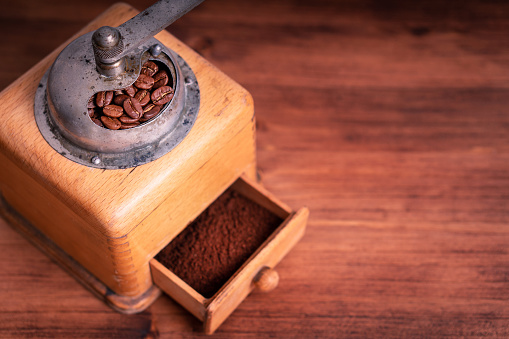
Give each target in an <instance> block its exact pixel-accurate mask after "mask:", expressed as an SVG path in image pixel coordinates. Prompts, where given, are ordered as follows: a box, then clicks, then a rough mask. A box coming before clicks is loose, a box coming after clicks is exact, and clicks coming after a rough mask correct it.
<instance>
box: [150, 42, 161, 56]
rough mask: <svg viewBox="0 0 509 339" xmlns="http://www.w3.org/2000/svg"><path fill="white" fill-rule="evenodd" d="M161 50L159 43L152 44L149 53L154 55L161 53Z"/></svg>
mask: <svg viewBox="0 0 509 339" xmlns="http://www.w3.org/2000/svg"><path fill="white" fill-rule="evenodd" d="M162 51H163V48H162V47H161V45H159V44H155V45H152V47H150V54H152V55H153V56H155V57H157V56H159V54H161V52H162Z"/></svg>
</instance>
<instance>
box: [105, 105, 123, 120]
mask: <svg viewBox="0 0 509 339" xmlns="http://www.w3.org/2000/svg"><path fill="white" fill-rule="evenodd" d="M103 113H104V115H106V116H108V117H110V118H118V117H120V116H121V115H122V114H124V109H123V108H122V107H120V106H117V105H108V106H105V107H104V108H103Z"/></svg>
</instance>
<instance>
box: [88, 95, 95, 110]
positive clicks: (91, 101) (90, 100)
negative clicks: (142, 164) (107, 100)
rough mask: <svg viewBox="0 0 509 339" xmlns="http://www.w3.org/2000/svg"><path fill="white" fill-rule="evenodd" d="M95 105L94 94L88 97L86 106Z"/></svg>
mask: <svg viewBox="0 0 509 339" xmlns="http://www.w3.org/2000/svg"><path fill="white" fill-rule="evenodd" d="M94 107H96V106H95V94H94V95H92V96H91V97H90V99H88V104H87V108H94Z"/></svg>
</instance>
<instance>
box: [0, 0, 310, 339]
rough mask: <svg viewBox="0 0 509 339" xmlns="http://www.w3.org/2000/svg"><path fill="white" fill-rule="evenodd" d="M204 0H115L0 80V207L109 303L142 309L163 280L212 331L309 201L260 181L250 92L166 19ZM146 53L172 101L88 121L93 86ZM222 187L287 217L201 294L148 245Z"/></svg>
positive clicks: (300, 225) (128, 73)
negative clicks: (126, 120) (135, 3)
mask: <svg viewBox="0 0 509 339" xmlns="http://www.w3.org/2000/svg"><path fill="white" fill-rule="evenodd" d="M200 2H201V1H196V0H194V1H184V0H177V1H169V0H166V1H164V0H162V1H159V2H157V3H156V4H154V5H153V6H151V7H150V8H148V9H146V10H145V11H143V12H141V13H139V14H137V15H136V16H134V15H135V14H136V11H135V10H134V9H133V8H131V7H130V6H128V5H126V4H116V5H114V6H113V7H111V8H110V9H109V10H107V11H106V12H105V13H103V14H102V15H101V16H100V17H98V18H97V19H95V20H94V21H93V22H91V23H90V24H89V25H88V26H87V27H85V28H84V29H83V30H82V31H81V32H79V33H78V34H77V35H76V36H75V37H73V38H72V39H71V41H70V43H68V44H67V45H66V46H62V47H60V48H58V49H57V50H55V51H54V52H53V53H51V54H50V55H49V56H47V57H46V58H45V59H43V60H42V61H41V62H39V63H38V64H37V65H35V66H34V67H33V68H32V69H30V70H29V71H28V72H27V73H26V74H24V75H23V76H21V77H20V78H19V79H18V80H16V81H15V82H14V83H13V84H12V85H11V86H9V87H8V88H6V89H5V90H4V91H3V92H2V93H0V103H2V107H4V110H5V111H4V123H3V124H1V125H0V162H1V166H0V192H1V209H0V210H1V212H2V215H3V216H4V217H5V218H6V219H7V221H8V222H9V223H10V224H11V225H13V226H14V227H15V228H16V229H17V230H19V231H20V232H21V233H22V234H24V235H25V236H26V237H27V238H28V239H29V240H31V241H32V242H33V243H34V244H35V245H36V246H38V247H39V248H40V249H41V250H42V251H43V252H44V253H46V254H47V255H49V256H50V257H52V258H53V259H54V260H55V261H57V262H58V263H59V264H60V265H61V266H62V267H64V268H65V269H66V270H67V271H68V272H69V273H70V274H71V275H73V276H74V277H75V278H76V279H77V280H78V281H80V282H81V283H82V284H83V285H84V286H86V287H87V288H88V289H89V290H91V291H92V292H93V293H94V294H95V295H96V296H98V297H100V298H101V299H103V300H104V301H105V302H106V303H107V304H108V305H110V306H111V307H112V308H114V309H115V310H117V311H120V312H123V313H136V312H140V311H142V310H143V309H145V308H146V307H148V306H149V305H150V304H151V303H152V302H153V301H154V300H155V299H156V298H157V297H158V296H159V295H160V293H161V290H163V291H164V292H165V293H167V294H168V295H170V296H171V297H173V298H174V299H175V300H176V301H178V302H179V303H181V304H182V305H183V306H184V307H185V308H186V309H188V310H189V311H190V312H191V313H193V314H194V315H195V316H196V317H198V318H199V319H200V320H202V321H203V322H204V327H205V332H207V333H212V332H214V331H215V330H216V328H217V327H218V326H219V325H220V324H221V323H222V322H223V321H224V320H225V319H226V318H227V317H228V315H229V314H230V313H232V312H233V310H234V309H235V308H236V307H237V306H238V304H240V302H242V300H243V299H245V297H246V296H247V295H248V294H249V293H250V292H251V291H252V290H253V289H254V288H258V289H260V290H265V291H268V290H271V289H273V288H274V287H276V285H277V283H278V275H277V273H276V272H275V271H274V270H273V268H274V266H275V265H276V264H277V263H278V262H279V261H280V260H281V259H282V258H283V257H284V256H285V255H286V253H287V252H288V251H289V250H290V249H291V248H292V247H293V246H294V245H295V244H296V242H297V241H298V240H299V239H300V237H301V236H302V234H303V232H304V229H305V225H306V221H307V216H308V211H307V209H306V208H301V209H299V210H298V211H297V212H294V211H292V210H291V209H290V208H289V207H288V206H286V205H285V204H283V203H282V202H280V201H279V200H278V199H276V198H275V197H274V196H273V195H272V194H270V193H269V192H267V191H266V190H264V189H263V188H262V187H261V186H260V185H259V184H258V183H257V182H256V152H255V151H256V149H255V122H254V109H253V100H252V98H251V96H250V94H249V93H248V92H247V91H246V90H245V89H243V88H242V87H241V86H239V85H238V84H236V83H235V82H234V81H232V80H231V79H230V78H228V77H227V76H226V75H225V74H223V73H221V72H220V71H219V70H217V69H216V68H215V67H213V66H212V65H210V64H209V63H208V62H207V61H206V60H204V59H203V58H202V57H200V56H199V55H198V54H196V53H195V52H193V51H192V50H191V49H189V48H188V47H187V46H185V45H184V44H183V43H182V42H180V41H178V40H177V39H176V38H174V37H173V36H171V35H170V34H169V33H168V32H166V31H163V29H164V28H165V27H166V26H168V25H169V24H171V23H172V22H173V21H175V20H176V19H178V18H179V17H181V16H182V15H184V14H185V13H186V12H188V11H189V10H191V9H192V8H193V7H195V6H196V5H197V4H199V3H200ZM133 16H134V17H133ZM156 34H157V35H156ZM154 35H155V37H154ZM148 61H151V62H154V63H157V64H159V65H160V66H161V67H162V68H164V69H165V71H166V74H167V75H168V78H169V80H168V84H166V86H169V87H171V89H170V90H168V91H166V92H165V94H168V93H170V92H171V93H170V94H171V100H169V101H168V102H166V103H164V104H163V105H159V106H160V107H159V108H158V109H159V113H158V114H157V115H155V116H153V117H151V118H150V119H145V120H143V119H139V120H138V121H137V122H136V123H134V124H132V125H131V126H130V127H131V128H128V129H108V128H105V127H104V126H99V125H97V124H96V123H94V121H93V117H91V116H90V114H89V110H88V109H89V106H90V103H89V100H90V98H92V97H94V96H95V97H97V95H98V94H97V93H101V92H115V91H122V90H124V91H125V89H126V88H127V87H129V86H132V85H133V84H135V82H136V81H138V79H140V74H141V73H143V72H142V68H143V65H145V64H146V63H147V62H148ZM154 92H155V91H153V92H152V95H154ZM160 92H161V91H159V92H158V93H159V94H161V93H160ZM119 93H120V92H119ZM156 97H157V95H156ZM152 98H154V96H152ZM153 100H158V99H157V98H156V99H153ZM92 106H93V105H92ZM124 115H125V114H124ZM140 117H141V116H140ZM107 118H109V117H107ZM107 118H105V119H107ZM138 118H139V117H138ZM107 121H109V120H107ZM14 131H15V132H14ZM226 190H235V191H237V192H238V193H239V194H241V195H242V196H245V197H247V198H249V199H250V200H252V201H253V202H255V203H257V204H258V205H260V206H262V207H263V208H265V209H267V210H268V211H270V212H271V213H273V214H275V215H277V216H278V217H280V218H281V220H283V222H282V223H281V225H280V226H279V227H278V228H277V229H276V230H275V231H274V232H273V233H272V234H271V235H270V236H269V237H268V238H267V239H266V240H265V242H264V243H263V244H262V245H261V246H260V248H258V249H257V250H256V251H255V252H254V253H252V254H251V255H250V257H249V259H248V260H247V261H246V262H245V263H244V264H243V265H242V266H241V267H240V268H239V269H238V270H237V271H236V273H235V274H234V275H233V276H232V277H231V278H230V279H229V280H228V282H227V283H226V284H225V285H224V286H223V287H222V288H220V289H219V290H218V291H217V293H215V294H214V296H212V297H208V298H205V297H204V296H202V295H200V293H198V292H196V291H195V290H194V289H193V288H192V287H191V286H189V285H187V284H186V283H185V282H184V281H182V279H180V278H179V277H178V276H176V275H175V274H174V273H173V272H172V271H171V270H169V269H168V268H166V267H164V265H162V264H161V263H160V262H158V261H157V260H155V259H154V257H155V256H156V255H157V253H159V252H160V251H161V250H162V249H163V248H165V247H166V246H167V245H168V244H169V243H170V242H171V241H172V240H173V239H174V238H175V237H176V236H177V235H178V234H179V233H180V232H181V231H183V230H184V229H185V228H186V227H187V226H188V225H189V223H190V222H192V221H193V220H194V219H195V218H196V217H197V216H199V215H200V214H201V213H202V212H203V211H204V210H205V209H206V208H207V207H208V206H209V205H210V204H212V203H213V202H214V201H215V200H216V199H217V198H218V197H219V196H220V195H221V194H222V193H223V192H225V191H226Z"/></svg>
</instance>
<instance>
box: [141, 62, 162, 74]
mask: <svg viewBox="0 0 509 339" xmlns="http://www.w3.org/2000/svg"><path fill="white" fill-rule="evenodd" d="M158 69H159V67H157V64H156V63H155V62H153V61H147V62H146V63H145V64H144V65H143V67H142V68H141V74H145V75H148V76H149V77H151V76H153V75H154V74H156V72H157V70H158Z"/></svg>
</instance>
